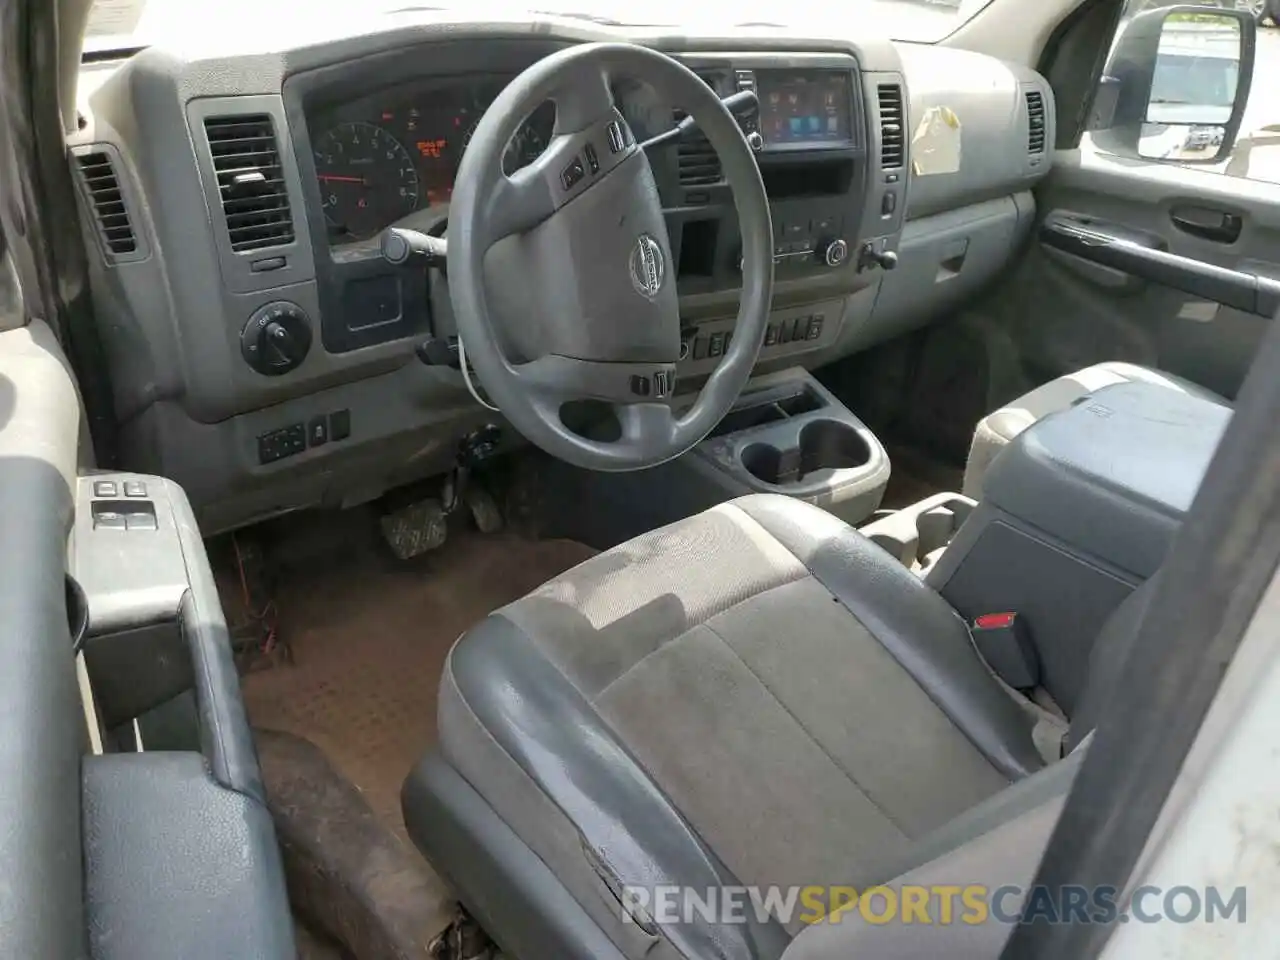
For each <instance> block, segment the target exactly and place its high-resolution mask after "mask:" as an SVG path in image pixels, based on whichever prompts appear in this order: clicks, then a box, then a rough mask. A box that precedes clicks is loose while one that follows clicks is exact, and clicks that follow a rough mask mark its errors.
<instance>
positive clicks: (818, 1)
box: [84, 0, 991, 54]
mask: <svg viewBox="0 0 1280 960" xmlns="http://www.w3.org/2000/svg"><path fill="white" fill-rule="evenodd" d="M990 2H991V0H844V2H843V3H841V4H839V5H838V6H833V4H831V3H830V0H785V2H784V0H734V2H733V3H709V4H697V3H689V2H688V0H648V2H646V3H642V4H637V3H635V2H634V0H356V2H355V3H354V4H351V5H343V4H337V3H332V2H321V3H317V4H300V3H299V2H298V0H94V5H93V11H92V13H91V15H90V19H89V27H88V31H87V33H86V36H85V45H84V48H85V52H86V53H90V54H92V53H102V52H105V51H110V50H128V49H131V48H136V47H144V46H149V45H151V44H168V43H174V42H177V41H181V40H183V39H184V38H186V37H188V36H190V35H191V32H192V31H199V32H200V33H201V34H202V35H204V34H207V33H209V32H224V33H226V34H227V35H228V36H231V37H234V36H235V35H236V34H237V33H240V34H243V33H244V31H245V29H246V24H250V23H252V25H253V27H252V30H253V32H254V33H255V34H257V35H258V36H259V37H261V36H263V35H264V32H266V33H269V34H270V35H280V36H281V37H282V40H281V43H282V45H284V44H285V43H286V42H287V41H286V40H285V39H283V38H284V37H286V36H287V35H288V33H287V31H288V30H289V29H290V27H296V26H297V25H298V23H299V19H300V10H301V9H305V11H306V12H305V16H304V17H303V19H305V20H306V21H307V22H308V24H309V25H312V26H314V24H315V21H317V20H320V19H323V18H329V19H335V20H337V19H345V20H352V19H353V18H357V19H358V20H359V21H360V22H362V24H363V26H364V27H366V28H367V27H368V25H369V23H368V21H369V18H370V17H371V16H372V17H377V16H389V15H393V14H396V13H400V12H404V11H411V12H412V11H438V10H443V11H452V10H458V11H462V12H465V13H466V14H467V15H469V16H478V17H483V16H484V15H486V14H489V15H493V16H497V17H501V18H504V19H507V18H511V17H513V16H519V15H520V13H521V12H528V11H536V12H538V13H550V14H560V15H569V16H579V17H586V18H589V19H596V20H603V21H606V22H613V23H618V24H621V25H632V26H649V27H653V26H660V27H668V28H671V29H672V31H673V32H676V33H679V32H682V31H681V28H682V27H684V28H686V30H687V32H693V31H695V30H707V29H714V28H716V27H719V28H721V29H725V28H729V27H735V26H758V27H765V28H767V27H770V26H774V27H787V28H794V29H797V30H802V31H805V32H807V33H809V34H811V35H814V36H819V37H822V36H832V37H856V36H857V35H858V34H859V33H862V32H864V31H866V30H868V29H871V30H874V31H875V32H876V33H879V34H881V35H887V36H889V37H891V38H893V39H895V40H914V41H920V42H924V43H932V42H934V41H937V40H941V39H942V38H943V37H946V36H947V35H948V34H950V33H952V32H953V31H954V30H955V29H956V28H957V27H959V26H960V25H961V24H962V23H964V22H965V21H966V20H968V19H969V18H970V17H972V16H973V15H974V14H976V13H978V12H979V11H980V10H981V9H982V8H983V7H985V6H986V5H987V4H988V3H990ZM353 8H354V9H353Z"/></svg>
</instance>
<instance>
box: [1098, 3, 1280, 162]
mask: <svg viewBox="0 0 1280 960" xmlns="http://www.w3.org/2000/svg"><path fill="white" fill-rule="evenodd" d="M1190 2H1191V4H1192V5H1197V6H1200V7H1202V8H1203V9H1204V12H1203V13H1201V14H1196V13H1191V12H1188V13H1180V14H1173V15H1171V16H1170V17H1169V18H1168V19H1166V20H1165V21H1164V22H1163V23H1162V24H1157V26H1156V28H1155V29H1158V30H1159V31H1160V32H1159V36H1158V38H1157V39H1155V40H1153V41H1151V42H1153V43H1157V44H1158V49H1157V52H1156V55H1155V71H1154V74H1153V75H1152V77H1151V89H1150V95H1149V102H1148V103H1146V104H1133V103H1128V104H1126V103H1125V96H1126V94H1125V91H1124V88H1125V81H1126V75H1125V70H1126V68H1127V67H1132V66H1133V64H1132V63H1131V62H1130V60H1129V59H1128V58H1127V57H1126V56H1125V50H1126V47H1127V46H1128V45H1132V43H1133V37H1134V33H1135V32H1136V33H1138V34H1141V33H1142V32H1143V23H1142V21H1139V23H1138V24H1134V20H1135V18H1137V17H1140V16H1141V15H1143V14H1146V13H1148V12H1150V11H1158V10H1160V9H1162V8H1165V7H1172V6H1187V5H1188V0H1181V2H1179V0H1128V2H1127V3H1126V4H1125V12H1124V16H1123V17H1122V19H1121V22H1120V27H1119V30H1118V31H1117V32H1116V39H1115V41H1114V44H1113V47H1112V51H1111V59H1110V60H1109V61H1108V69H1107V71H1105V73H1104V76H1103V78H1102V81H1101V86H1100V88H1099V91H1098V97H1097V103H1096V105H1095V108H1094V116H1093V118H1092V121H1091V123H1090V130H1091V132H1090V133H1089V134H1086V137H1085V146H1086V147H1088V146H1090V145H1091V146H1092V147H1093V148H1094V149H1096V150H1100V151H1102V152H1108V153H1117V154H1120V155H1131V153H1130V152H1129V149H1128V148H1129V147H1130V146H1131V145H1132V140H1133V139H1136V140H1137V145H1136V154H1137V156H1139V157H1141V158H1143V159H1149V160H1161V161H1163V162H1165V163H1179V162H1181V163H1184V164H1185V165H1187V166H1194V167H1196V168H1198V169H1201V170H1207V171H1211V172H1215V173H1219V174H1222V175H1224V176H1229V177H1238V178H1242V179H1250V180H1264V181H1268V182H1271V183H1280V0H1200V2H1198V3H1197V2H1196V0H1190ZM1219 10H1239V11H1243V12H1245V13H1247V14H1248V16H1249V17H1251V18H1252V19H1253V20H1255V21H1256V22H1257V23H1258V38H1257V52H1256V58H1255V61H1254V69H1253V83H1252V86H1251V88H1250V92H1249V99H1248V102H1247V104H1246V107H1245V112H1244V120H1243V121H1242V123H1241V124H1240V132H1239V136H1238V137H1237V138H1236V142H1235V144H1234V146H1233V147H1232V148H1231V152H1230V153H1229V154H1227V155H1225V156H1220V157H1216V159H1215V155H1216V154H1217V153H1218V152H1219V151H1220V150H1221V147H1222V143H1223V131H1224V129H1225V124H1226V122H1227V120H1228V118H1229V117H1230V115H1231V108H1232V104H1233V102H1234V100H1235V91H1236V85H1237V83H1238V82H1239V80H1240V79H1241V78H1240V59H1239V57H1240V35H1239V28H1238V26H1237V25H1236V24H1235V23H1234V22H1233V21H1229V20H1226V19H1224V18H1223V17H1222V16H1221V15H1220V14H1218V15H1216V16H1215V13H1216V11H1219ZM1148 32H1149V31H1148ZM1118 54H1119V55H1118ZM1149 63H1150V61H1147V64H1148V69H1149ZM1144 107H1145V115H1143V116H1141V117H1140V118H1139V119H1141V120H1142V121H1143V122H1142V123H1141V129H1140V131H1133V132H1134V133H1136V137H1133V138H1130V139H1128V140H1125V138H1123V137H1118V136H1117V135H1116V133H1115V131H1114V130H1113V129H1109V127H1110V126H1111V125H1112V124H1115V123H1117V122H1121V121H1117V119H1116V118H1117V117H1119V118H1121V120H1122V119H1123V118H1124V117H1125V116H1128V118H1129V119H1130V120H1133V119H1135V118H1137V116H1136V114H1135V113H1134V111H1135V110H1139V111H1141V110H1142V109H1143V108H1144ZM1118 140H1125V148H1123V149H1122V148H1118V147H1117V141H1118Z"/></svg>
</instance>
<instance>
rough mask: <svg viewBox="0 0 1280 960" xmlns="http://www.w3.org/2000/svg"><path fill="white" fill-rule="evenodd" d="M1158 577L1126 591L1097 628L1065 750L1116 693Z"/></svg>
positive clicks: (1072, 746)
mask: <svg viewBox="0 0 1280 960" xmlns="http://www.w3.org/2000/svg"><path fill="white" fill-rule="evenodd" d="M1159 580H1160V574H1159V572H1157V573H1156V574H1155V576H1153V577H1152V578H1151V579H1149V580H1148V581H1147V582H1146V583H1144V584H1142V586H1140V587H1138V589H1136V590H1134V591H1133V593H1131V594H1129V596H1128V597H1126V598H1125V600H1124V602H1123V603H1121V604H1120V606H1118V607H1116V609H1115V610H1114V611H1112V613H1111V616H1109V617H1108V618H1107V620H1106V622H1105V623H1104V624H1103V625H1102V629H1101V630H1099V631H1098V636H1097V639H1095V640H1094V641H1093V650H1092V651H1091V652H1090V654H1089V673H1088V675H1087V677H1086V679H1085V685H1084V689H1083V690H1082V691H1081V694H1080V700H1079V702H1078V703H1077V704H1076V709H1075V712H1074V713H1073V714H1072V716H1071V727H1070V729H1068V731H1067V738H1066V741H1065V744H1064V747H1065V749H1066V750H1067V751H1071V750H1074V749H1075V748H1076V747H1077V746H1078V745H1079V744H1080V742H1081V741H1083V740H1084V738H1085V737H1087V736H1088V735H1089V733H1090V731H1092V730H1093V728H1094V727H1096V726H1097V725H1098V719H1099V718H1100V717H1101V716H1102V711H1103V709H1104V708H1105V707H1106V705H1107V703H1108V702H1110V700H1111V698H1112V697H1113V696H1114V695H1115V693H1116V689H1117V685H1118V683H1119V681H1120V671H1121V669H1122V668H1123V667H1124V663H1125V661H1126V660H1128V659H1129V651H1130V650H1131V649H1132V647H1133V643H1134V641H1135V640H1136V639H1137V637H1138V627H1139V625H1140V624H1141V623H1142V621H1143V619H1144V618H1145V617H1146V614H1147V608H1148V607H1149V606H1150V605H1151V598H1152V597H1153V596H1155V590H1156V584H1157V583H1158V582H1159Z"/></svg>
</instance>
